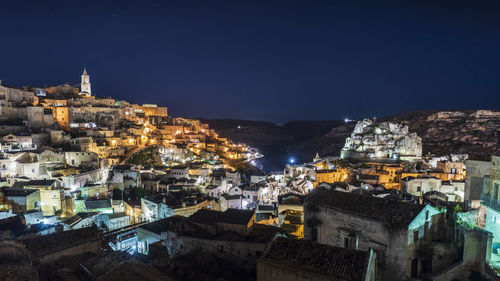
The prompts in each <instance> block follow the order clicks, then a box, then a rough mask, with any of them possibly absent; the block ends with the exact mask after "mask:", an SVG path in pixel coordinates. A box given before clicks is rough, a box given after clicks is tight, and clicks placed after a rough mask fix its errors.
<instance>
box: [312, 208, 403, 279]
mask: <svg viewBox="0 0 500 281" xmlns="http://www.w3.org/2000/svg"><path fill="white" fill-rule="evenodd" d="M353 204H355V203H353ZM319 209H320V211H319V212H317V213H316V214H312V213H311V212H307V211H306V212H305V220H304V221H305V226H304V239H311V228H310V227H309V226H308V223H307V221H308V220H309V219H310V218H312V217H316V218H317V219H319V220H320V221H321V222H322V224H321V226H319V228H318V242H319V243H321V244H326V245H331V246H335V247H345V239H346V238H347V239H349V237H350V236H357V249H359V250H362V251H367V250H369V249H370V248H372V249H374V250H375V251H376V253H377V256H378V257H379V260H380V265H381V267H380V270H381V275H382V276H392V277H394V276H398V278H399V279H401V280H402V279H404V278H405V274H406V273H405V272H406V263H407V252H406V249H407V243H408V231H407V229H403V228H401V229H391V228H388V227H387V226H386V225H385V224H383V223H382V222H379V221H375V220H371V219H367V218H362V217H358V216H355V215H352V214H347V213H342V212H339V211H335V210H332V209H327V208H323V207H319Z"/></svg>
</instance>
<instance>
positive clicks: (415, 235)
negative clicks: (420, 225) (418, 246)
mask: <svg viewBox="0 0 500 281" xmlns="http://www.w3.org/2000/svg"><path fill="white" fill-rule="evenodd" d="M417 241H418V230H415V231H413V243H417Z"/></svg>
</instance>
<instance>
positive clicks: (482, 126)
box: [202, 110, 500, 171]
mask: <svg viewBox="0 0 500 281" xmlns="http://www.w3.org/2000/svg"><path fill="white" fill-rule="evenodd" d="M380 120H381V121H395V122H403V123H406V124H408V126H409V127H410V131H411V132H416V133H417V134H418V135H419V136H420V137H421V138H422V143H423V153H424V154H427V153H431V154H436V155H446V154H450V153H467V154H469V155H470V157H471V158H474V159H489V157H490V156H491V154H493V153H498V152H500V112H498V111H489V110H475V111H474V110H471V111H418V112H409V113H405V114H400V115H395V116H392V117H387V118H382V119H380ZM202 121H203V122H206V123H208V124H209V125H210V127H211V128H214V129H216V130H217V132H218V133H219V134H220V135H221V136H224V137H228V138H230V139H232V140H234V141H237V142H243V143H246V144H248V145H250V146H252V147H256V148H258V149H259V150H260V151H261V152H262V153H263V154H264V155H265V158H264V159H263V161H262V164H263V165H264V168H265V170H267V171H271V170H281V169H282V168H283V166H284V164H285V163H286V162H287V161H288V159H289V158H290V157H292V156H293V157H295V158H296V159H297V162H298V163H301V162H305V161H310V160H311V159H312V158H313V157H314V155H315V154H316V152H318V153H319V154H320V156H330V155H331V156H338V155H339V153H340V149H341V148H342V147H343V146H344V142H345V138H346V137H348V136H349V135H350V134H351V132H352V130H353V128H354V125H355V123H356V122H351V123H344V122H342V121H337V120H333V121H291V122H288V123H285V124H283V125H277V124H274V123H271V122H257V121H244V120H230V119H215V120H210V119H202ZM238 126H239V128H238Z"/></svg>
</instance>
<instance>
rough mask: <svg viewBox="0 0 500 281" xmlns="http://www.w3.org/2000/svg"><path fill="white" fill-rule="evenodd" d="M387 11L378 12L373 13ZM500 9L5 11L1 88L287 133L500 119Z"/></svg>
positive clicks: (155, 6)
mask: <svg viewBox="0 0 500 281" xmlns="http://www.w3.org/2000/svg"><path fill="white" fill-rule="evenodd" d="M375 3H376V4H375ZM499 15H500V3H499V1H472V0H471V1H422V0H421V1H404V0H400V1H393V2H383V1H382V2H381V1H363V2H359V1H333V0H330V1H291V0H288V1H269V0H266V1H255V0H253V1H243V0H237V1H234V0H231V1H214V0H210V1H206V0H202V1H187V0H179V1H147V0H142V1H109V2H106V1H20V0H16V1H13V0H11V1H2V6H1V16H0V56H1V60H0V79H1V80H2V81H3V82H4V83H5V84H11V85H42V86H43V85H54V84H62V83H65V82H72V83H79V79H80V75H81V72H82V68H83V65H86V66H87V70H88V72H89V74H90V75H91V82H92V87H93V92H94V93H96V94H97V95H100V96H112V97H115V98H121V99H126V100H129V101H131V102H136V103H158V104H160V105H166V106H168V107H169V110H170V112H171V113H172V114H173V115H177V116H178V115H182V116H188V117H208V118H240V119H253V120H269V121H276V122H283V121H287V120H297V119H340V118H344V117H346V116H349V117H352V118H360V117H363V116H373V115H377V116H387V115H392V114H395V113H400V112H406V111H410V110H426V109H462V108H468V109H473V108H490V109H498V108H500V93H499V92H500V16H499Z"/></svg>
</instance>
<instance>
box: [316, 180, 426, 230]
mask: <svg viewBox="0 0 500 281" xmlns="http://www.w3.org/2000/svg"><path fill="white" fill-rule="evenodd" d="M311 203H312V204H316V205H320V206H323V207H327V208H331V209H335V210H339V211H342V212H345V213H350V214H354V215H358V216H361V217H366V218H369V219H373V220H378V221H381V222H383V223H388V224H390V225H392V226H401V225H408V224H410V223H411V222H412V221H413V219H415V217H416V216H417V215H418V214H419V213H420V211H422V209H423V208H424V206H423V205H417V204H412V203H406V202H400V201H396V200H386V199H383V198H377V197H371V196H366V195H361V194H356V193H350V192H343V191H336V190H327V189H323V188H319V189H316V190H314V191H313V192H312V193H310V195H309V196H308V197H307V199H306V204H311Z"/></svg>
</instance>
